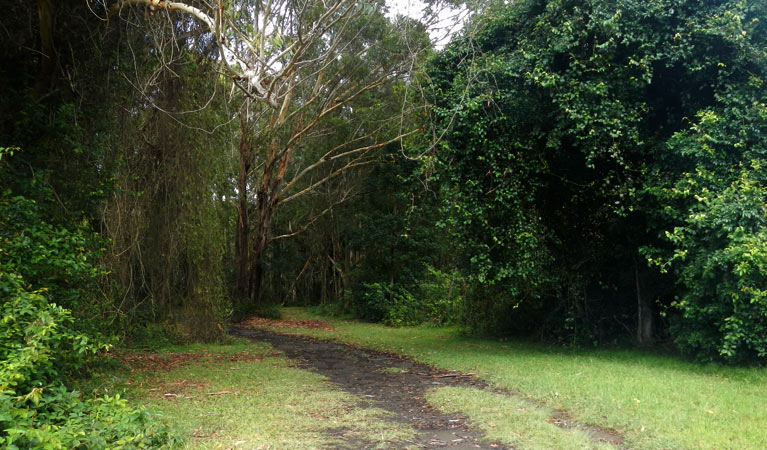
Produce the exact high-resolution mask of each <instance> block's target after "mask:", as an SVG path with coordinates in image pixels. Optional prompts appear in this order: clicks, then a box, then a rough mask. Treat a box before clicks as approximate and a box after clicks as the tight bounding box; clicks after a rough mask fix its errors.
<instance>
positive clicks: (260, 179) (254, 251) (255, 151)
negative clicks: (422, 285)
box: [106, 0, 429, 306]
mask: <svg viewBox="0 0 767 450" xmlns="http://www.w3.org/2000/svg"><path fill="white" fill-rule="evenodd" d="M131 6H143V7H145V8H146V11H148V12H150V13H158V15H160V14H159V13H163V14H170V13H172V12H181V13H185V14H188V15H190V16H191V17H194V18H195V19H197V20H198V21H199V25H198V26H201V27H202V30H197V29H194V28H190V29H189V30H188V31H189V32H201V33H202V34H201V39H208V40H212V41H215V42H216V44H217V48H218V50H219V60H220V63H221V65H222V66H223V67H224V68H225V70H226V71H227V72H228V73H230V74H231V77H232V79H233V83H234V86H235V87H237V88H238V89H239V91H240V92H241V94H242V96H243V102H242V111H241V113H240V117H241V121H242V124H243V125H242V136H241V145H240V146H239V149H240V163H241V167H240V170H239V181H238V186H239V195H240V201H239V202H238V204H239V207H238V214H239V220H238V221H237V226H238V227H239V229H238V230H237V232H236V236H237V239H236V242H237V250H236V255H237V260H238V264H240V266H241V267H242V266H243V265H244V264H246V262H247V264H248V268H247V270H244V269H240V270H238V273H239V274H240V277H242V276H244V275H245V274H246V273H247V276H248V280H247V282H245V281H244V280H242V279H240V280H239V281H238V283H237V286H238V287H239V288H240V289H244V288H245V286H247V292H240V296H241V297H244V298H246V299H247V304H249V305H251V306H252V305H258V304H259V303H260V301H261V284H262V279H263V272H264V268H263V261H262V259H263V255H264V251H265V249H266V247H267V245H268V243H269V242H270V240H271V234H272V223H273V220H274V214H275V211H276V210H277V208H278V207H279V206H280V205H282V204H285V203H287V202H290V201H293V200H294V199H296V198H298V197H300V196H303V195H306V194H308V193H311V192H313V191H314V190H315V189H317V188H318V187H319V186H320V185H322V184H323V183H325V182H327V181H328V180H330V179H333V178H335V177H336V176H338V175H339V174H340V173H342V172H344V171H345V170H347V169H349V168H352V167H357V166H359V165H361V164H366V163H368V162H370V161H372V160H373V158H372V157H371V155H372V153H373V152H374V151H375V150H377V149H379V148H381V147H383V146H385V145H387V144H388V143H391V142H394V141H396V140H398V139H400V138H402V137H403V136H405V135H407V134H409V133H412V131H413V130H411V129H409V127H408V126H404V127H403V125H402V124H403V122H402V121H401V120H400V118H401V117H402V114H403V110H404V113H405V114H407V112H408V110H409V109H410V106H409V105H405V104H401V105H399V107H398V108H396V109H389V110H386V111H375V112H374V113H365V114H362V113H361V112H362V111H364V110H367V111H373V110H374V109H375V106H376V102H377V100H376V97H377V96H387V95H388V96H391V95H397V93H398V92H403V91H404V90H406V89H407V86H408V83H409V81H408V79H407V74H408V73H409V71H410V70H411V69H412V68H413V67H414V63H415V60H416V59H417V58H418V56H419V55H420V54H421V53H422V52H423V50H424V49H426V48H428V47H429V40H428V37H427V36H426V34H425V33H424V27H423V26H422V25H420V24H419V23H418V22H416V21H414V20H412V19H407V18H402V17H400V18H396V19H392V20H390V19H388V18H387V17H386V16H385V6H384V4H383V2H371V3H360V2H356V1H351V0H336V1H332V2H320V1H314V0H307V1H298V2H296V1H291V0H281V1H269V2H266V3H264V2H255V1H240V2H218V3H216V4H206V3H201V4H194V5H193V4H191V3H185V2H165V1H153V0H126V1H120V2H116V3H113V4H111V5H107V6H106V7H107V13H108V14H109V15H111V16H116V15H122V14H125V13H126V7H131ZM398 83H399V84H401V85H402V89H400V90H399V91H397V90H395V88H394V87H395V85H396V84H398ZM402 98H403V99H404V98H405V97H404V96H403V97H402ZM339 132H341V133H343V135H344V137H345V138H344V139H343V140H339V141H338V142H337V143H336V144H335V145H334V146H332V147H324V148H325V150H324V151H323V152H319V153H318V152H312V151H311V150H312V149H313V148H318V147H322V143H323V142H325V141H327V140H328V138H327V136H328V135H330V134H334V133H339ZM254 146H257V148H256V147H254ZM320 174H322V175H320ZM246 195H247V196H248V197H249V200H250V201H247V202H246V201H243V196H246ZM246 205H247V206H246ZM251 205H252V206H251ZM251 208H252V214H253V215H255V217H254V218H251V217H250V215H251ZM246 234H247V235H248V238H247V239H245V238H244V236H245V235H246ZM244 306H247V305H244Z"/></svg>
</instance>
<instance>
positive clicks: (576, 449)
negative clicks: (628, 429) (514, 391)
mask: <svg viewBox="0 0 767 450" xmlns="http://www.w3.org/2000/svg"><path fill="white" fill-rule="evenodd" d="M427 400H428V401H429V403H431V404H432V405H434V406H436V407H437V408H439V409H440V410H442V411H445V412H448V413H464V414H466V415H467V416H468V417H469V419H471V421H472V423H474V424H476V425H477V426H479V427H480V428H482V430H483V431H484V432H485V435H486V436H487V437H488V439H490V440H491V441H496V442H502V443H504V444H508V445H511V446H513V447H514V448H515V449H519V450H549V449H552V448H555V449H558V450H581V449H594V450H607V449H614V448H615V447H613V446H612V445H610V444H608V443H604V442H599V441H597V440H596V439H595V438H593V437H592V436H590V435H589V434H588V433H587V432H586V431H584V430H582V429H579V428H560V427H558V426H557V425H555V424H553V423H551V422H550V418H551V417H552V414H553V411H551V410H549V409H548V408H544V407H541V406H540V405H538V404H535V403H533V402H530V401H527V400H524V399H522V398H520V397H518V396H512V397H509V396H506V395H501V394H495V393H492V392H488V391H481V390H478V389H473V388H466V387H444V388H440V389H437V390H435V391H432V392H431V393H429V394H428V395H427Z"/></svg>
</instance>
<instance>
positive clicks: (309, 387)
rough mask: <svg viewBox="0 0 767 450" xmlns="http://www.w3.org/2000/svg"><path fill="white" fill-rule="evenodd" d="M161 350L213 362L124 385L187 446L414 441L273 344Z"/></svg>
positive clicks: (133, 378) (138, 375)
mask: <svg viewBox="0 0 767 450" xmlns="http://www.w3.org/2000/svg"><path fill="white" fill-rule="evenodd" d="M159 351H160V352H161V353H163V354H164V356H165V357H166V358H167V359H170V360H172V359H174V358H178V357H179V354H183V353H195V354H200V353H203V354H205V356H204V357H202V358H190V359H189V360H187V361H186V362H185V363H184V364H181V365H177V366H174V367H171V368H170V370H168V368H167V367H166V368H165V369H164V370H163V369H160V370H158V369H157V368H156V367H155V368H151V367H150V368H147V369H143V370H138V371H133V372H132V373H131V374H130V375H127V376H126V377H125V378H123V379H122V380H121V381H122V383H124V385H126V386H128V388H129V389H128V394H129V396H130V397H131V398H132V399H133V400H134V401H138V402H141V403H143V404H145V405H147V406H148V407H150V408H151V409H153V410H155V411H160V412H161V414H162V415H163V416H164V420H166V421H167V422H168V423H169V424H170V425H171V426H172V427H173V428H174V429H175V430H177V432H178V433H179V434H180V435H182V436H183V437H184V438H185V446H184V448H188V449H224V448H234V449H236V448H247V449H257V448H270V449H315V448H358V446H359V442H362V441H364V442H367V443H370V442H373V443H377V444H378V445H379V446H380V447H381V448H388V447H391V446H392V445H396V446H401V444H399V443H400V442H402V441H403V440H407V439H409V438H412V436H413V435H414V432H413V430H412V429H410V428H409V427H407V426H405V425H403V424H399V423H395V422H392V421H388V420H386V419H387V417H388V415H389V413H387V412H386V411H383V410H380V409H376V408H363V407H361V406H363V405H361V404H360V400H359V399H357V398H356V397H354V396H353V395H351V394H348V393H345V392H343V391H340V390H339V389H338V388H337V387H335V386H334V385H332V384H331V383H329V382H328V381H327V380H326V379H325V378H324V377H322V376H320V375H318V374H315V373H312V372H309V371H306V370H300V369H296V368H293V367H291V365H292V363H291V361H290V360H288V359H286V358H284V357H282V356H278V355H276V354H275V353H274V350H273V349H272V348H271V347H269V346H268V345H266V344H252V343H248V342H247V341H244V340H237V341H235V342H234V343H233V344H230V345H198V344H195V345H188V346H175V347H165V348H162V349H160V350H159ZM259 355H264V356H263V357H262V359H261V360H253V359H254V357H257V356H259ZM230 358H232V359H234V360H233V361H232V360H230ZM249 359H250V360H249ZM358 440H359V441H358Z"/></svg>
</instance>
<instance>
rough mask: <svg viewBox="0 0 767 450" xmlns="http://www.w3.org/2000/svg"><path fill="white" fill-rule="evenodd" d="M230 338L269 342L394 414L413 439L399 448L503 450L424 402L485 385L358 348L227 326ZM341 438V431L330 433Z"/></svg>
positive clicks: (358, 445)
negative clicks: (440, 391) (442, 390)
mask: <svg viewBox="0 0 767 450" xmlns="http://www.w3.org/2000/svg"><path fill="white" fill-rule="evenodd" d="M230 332H231V334H233V335H235V336H240V337H246V338H249V339H253V340H257V341H263V342H267V343H269V344H271V345H272V346H273V347H275V348H276V349H278V350H280V351H282V352H284V353H285V355H286V356H288V357H289V358H292V359H296V360H298V361H300V365H301V366H302V367H304V368H307V369H310V370H313V371H315V372H317V373H320V374H322V375H324V376H326V377H327V378H328V379H330V381H332V382H333V383H335V384H337V385H338V386H340V387H341V388H342V389H343V390H345V391H347V392H350V393H352V394H355V395H357V396H359V397H361V398H363V399H365V400H367V401H368V404H369V405H370V406H372V407H377V408H381V409H385V410H387V411H390V412H392V413H393V414H394V418H393V419H392V420H396V421H399V422H403V423H408V424H410V425H411V426H412V427H413V428H414V429H415V430H416V431H417V432H418V434H417V436H416V439H415V441H413V442H403V443H402V448H412V447H416V448H448V449H451V450H462V449H477V448H480V449H508V448H509V447H508V446H505V445H502V444H497V443H489V442H485V441H483V435H482V432H481V431H479V430H477V429H475V428H472V427H471V425H470V424H469V423H468V422H467V420H466V418H465V417H463V416H460V415H455V414H448V415H446V414H442V413H440V412H439V411H437V410H435V409H434V408H432V407H431V406H429V404H428V403H427V402H426V399H425V394H426V392H427V391H429V390H430V389H434V388H437V387H440V386H473V387H486V384H485V383H483V382H482V381H479V380H476V379H474V378H473V377H471V376H470V375H469V376H467V375H463V374H458V373H450V372H444V371H438V370H436V369H434V368H431V367H429V366H426V365H424V364H421V363H418V362H415V361H413V360H410V359H407V358H403V357H400V356H395V355H390V354H386V353H381V352H376V351H371V350H363V349H359V348H355V347H351V346H348V345H344V344H337V343H332V342H328V341H322V340H318V339H312V338H305V337H298V336H292V335H284V334H278V333H274V332H271V331H267V330H264V329H250V328H248V329H245V328H237V327H233V328H231V329H230ZM333 432H334V433H335V434H337V435H338V436H339V437H343V434H344V430H334V431H333ZM349 444H350V448H372V447H374V446H375V444H376V443H374V442H350V443H349Z"/></svg>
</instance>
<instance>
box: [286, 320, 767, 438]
mask: <svg viewBox="0 0 767 450" xmlns="http://www.w3.org/2000/svg"><path fill="white" fill-rule="evenodd" d="M285 314H286V316H287V317H292V318H295V319H299V320H302V319H308V318H317V316H314V315H312V314H311V313H309V312H307V311H304V310H300V309H287V310H285ZM322 318H323V319H325V320H328V321H329V322H330V323H331V324H332V325H333V327H335V331H327V330H322V329H302V328H289V329H284V331H286V332H291V333H301V334H306V335H313V336H317V337H322V338H329V339H335V340H338V341H343V342H349V343H354V344H356V345H359V346H363V347H370V348H376V349H382V350H391V351H396V352H400V353H403V354H407V355H410V356H412V357H414V358H416V359H418V360H421V361H424V362H426V363H429V364H432V365H434V366H437V367H441V368H445V369H452V370H460V371H464V372H473V373H476V374H477V375H478V376H479V377H481V378H483V379H485V380H488V381H490V382H491V383H493V384H494V385H496V386H498V387H502V388H505V389H508V390H510V391H513V392H515V393H517V394H518V396H517V397H515V398H513V399H512V400H509V401H511V402H522V401H524V402H529V403H528V405H540V406H539V407H541V408H544V409H545V410H548V411H554V410H559V409H563V410H566V411H567V412H568V413H569V414H570V415H571V416H573V417H574V418H575V419H577V420H578V421H580V422H583V423H587V424H592V425H597V426H600V427H605V428H609V429H614V430H617V431H619V432H620V433H622V434H623V435H624V436H625V438H626V445H628V446H630V447H632V448H642V449H685V448H689V449H698V448H700V449H765V448H767V432H765V430H767V402H765V399H767V370H765V369H742V368H730V367H722V366H717V365H700V364H695V363H691V362H685V361H682V360H679V359H676V358H673V357H667V356H658V355H650V354H646V353H641V352H634V351H626V350H569V349H561V348H552V347H544V346H536V345H532V344H529V343H521V342H513V341H507V342H496V341H487V340H480V339H469V338H465V337H461V336H460V335H459V334H458V333H457V331H456V330H455V329H453V328H432V327H417V328H388V327H384V326H381V325H375V324H368V323H361V322H356V321H342V320H334V319H332V318H327V317H322ZM448 394H449V395H448ZM459 395H460V396H464V397H465V399H464V401H460V402H454V401H450V400H449V398H450V396H459ZM469 397H470V396H469V395H467V393H466V392H462V391H445V392H439V391H437V392H435V393H434V394H433V395H432V401H433V402H435V405H436V406H438V407H442V408H446V409H454V408H455V407H456V406H455V404H460V405H461V407H460V409H462V410H464V411H465V413H466V414H467V415H469V417H472V418H478V419H476V420H477V421H478V422H480V423H483V422H487V421H488V420H489V419H487V420H485V419H483V418H484V417H487V415H488V414H493V411H482V408H480V405H479V404H483V403H484V402H469V401H468V398H469ZM451 405H452V406H451ZM510 407H512V406H510ZM513 407H514V408H521V409H525V407H524V406H520V405H516V406H513ZM530 407H533V406H530ZM493 420H496V419H493ZM504 420H506V419H504ZM508 421H509V422H508V423H507V424H499V423H494V425H495V426H496V428H501V427H509V428H508V429H509V430H512V429H514V430H516V431H517V432H519V433H522V434H525V435H540V430H539V431H535V430H533V429H532V428H531V429H529V430H528V429H523V430H519V429H518V428H514V427H519V426H522V427H525V425H524V422H523V421H520V418H519V417H513V415H509V416H508ZM496 422H497V420H496ZM539 422H540V421H537V422H536V423H537V424H536V425H535V427H538V426H539V425H540V423H539ZM529 427H531V426H528V428H529ZM491 428H492V427H491ZM501 434H503V433H501ZM511 441H514V439H511V438H510V441H509V442H511ZM531 442H532V441H531ZM517 445H519V442H517ZM536 445H537V444H536ZM536 445H533V444H529V445H521V447H527V448H536Z"/></svg>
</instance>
